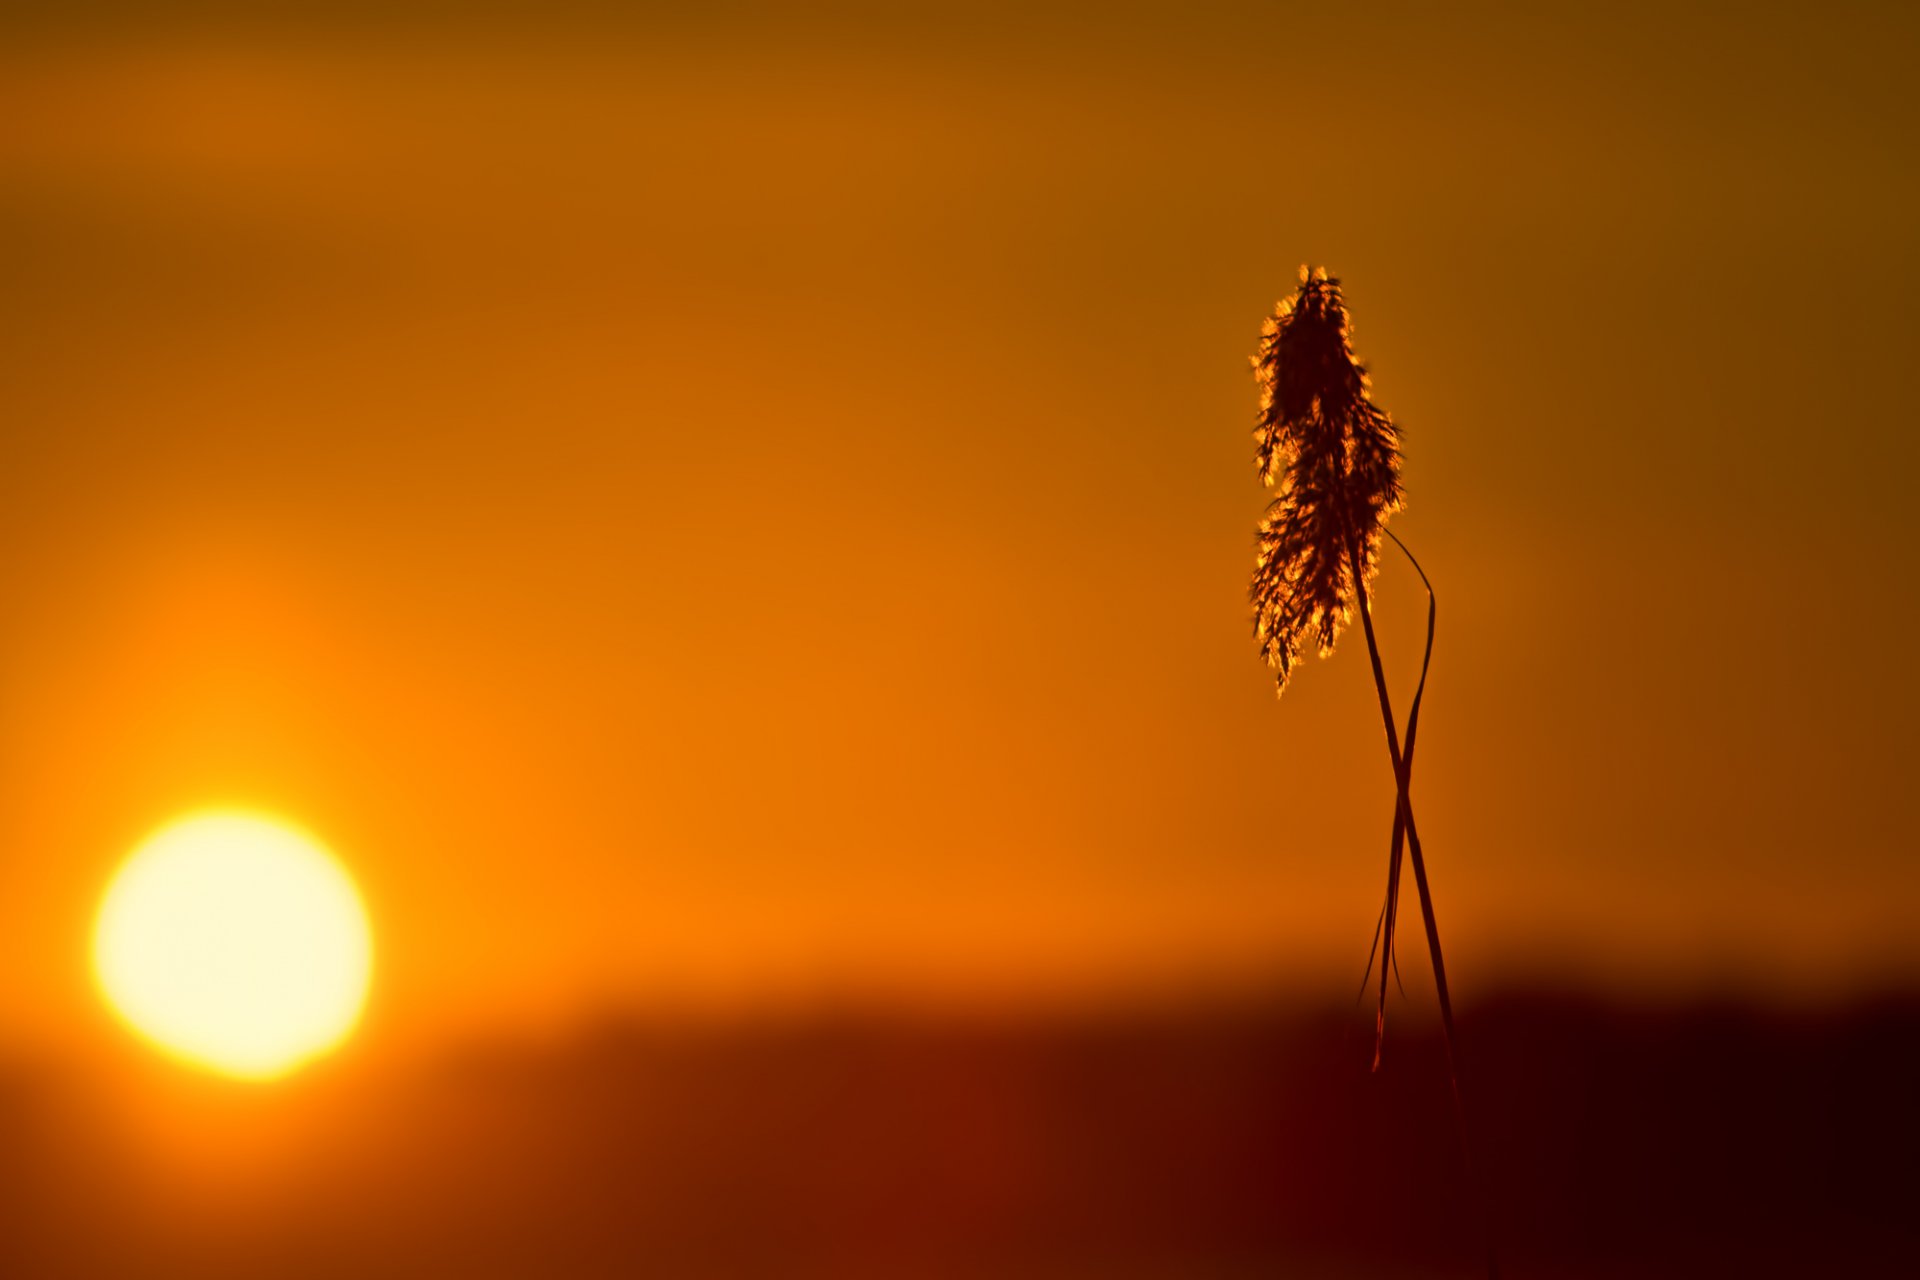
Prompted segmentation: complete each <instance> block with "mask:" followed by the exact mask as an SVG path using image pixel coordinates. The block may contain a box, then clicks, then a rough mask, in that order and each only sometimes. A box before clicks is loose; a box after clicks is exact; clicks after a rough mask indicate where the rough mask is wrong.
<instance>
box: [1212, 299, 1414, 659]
mask: <svg viewBox="0 0 1920 1280" xmlns="http://www.w3.org/2000/svg"><path fill="white" fill-rule="evenodd" d="M1351 329H1352V324H1351V322H1350V321H1349V319H1348V317H1347V308H1346V304H1345V301H1344V300H1343V299H1342V297H1341V295H1340V281H1339V280H1337V279H1335V278H1333V277H1331V276H1329V275H1328V274H1327V273H1326V271H1325V269H1319V270H1315V271H1309V270H1307V268H1305V267H1302V268H1301V269H1300V288H1299V290H1298V292H1296V293H1295V294H1294V296H1293V297H1292V298H1290V299H1287V300H1285V301H1283V302H1281V303H1280V305H1279V306H1278V307H1277V308H1276V309H1275V311H1274V315H1273V317H1272V318H1271V319H1269V320H1268V321H1267V322H1266V324H1265V325H1264V326H1263V328H1262V330H1261V335H1260V349H1259V352H1258V354H1256V355H1255V356H1254V358H1253V371H1254V377H1255V379H1256V380H1257V381H1258V382H1259V384H1260V412H1259V417H1258V420H1257V423H1256V425H1255V427H1254V433H1253V436H1254V442H1255V455H1254V460H1255V463H1256V465H1257V467H1258V469H1259V472H1260V478H1261V479H1262V480H1263V481H1264V482H1265V483H1267V484H1268V485H1273V484H1275V483H1278V484H1279V486H1280V495H1279V496H1278V497H1277V498H1275V499H1274V500H1273V502H1272V503H1271V504H1270V505H1269V506H1268V507H1267V511H1266V515H1265V516H1264V517H1263V518H1262V519H1261V521H1260V532H1259V542H1258V552H1257V555H1256V559H1255V561H1254V570H1253V583H1252V586H1251V587H1250V588H1249V591H1248V597H1249V599H1250V600H1251V602H1252V604H1253V628H1254V637H1255V639H1256V640H1258V641H1259V644H1260V654H1261V657H1263V658H1264V659H1265V660H1266V662H1267V665H1268V666H1270V667H1272V668H1273V671H1274V679H1275V683H1276V686H1277V688H1278V690H1279V691H1281V692H1284V691H1285V690H1286V687H1287V677H1288V676H1289V675H1290V674H1291V672H1292V670H1293V664H1294V661H1295V659H1297V658H1298V657H1299V654H1300V651H1301V649H1302V648H1303V647H1304V646H1305V644H1306V643H1307V640H1308V638H1309V637H1311V638H1312V640H1313V641H1314V642H1315V644H1316V645H1317V646H1318V648H1319V650H1320V652H1321V653H1322V654H1325V653H1328V652H1331V651H1332V649H1333V645H1334V641H1335V640H1336V639H1338V638H1339V635H1340V629H1341V628H1342V627H1343V626H1344V625H1345V624H1346V622H1347V620H1348V619H1349V618H1350V617H1351V614H1352V609H1353V601H1354V595H1355V586H1356V584H1355V582H1354V576H1353V563H1354V561H1355V559H1358V561H1359V563H1360V564H1361V565H1362V566H1363V572H1364V573H1365V574H1366V575H1367V576H1368V577H1369V578H1371V577H1372V574H1373V567H1374V563H1375V559H1376V556H1377V554H1378V549H1379V545H1380V534H1381V531H1382V530H1383V529H1384V528H1385V526H1386V521H1387V517H1388V516H1390V515H1392V514H1393V513H1394V512H1395V511H1397V510H1399V508H1400V432H1399V430H1398V428H1396V427H1395V426H1394V425H1393V419H1392V418H1390V417H1389V416H1388V415H1387V413H1386V411H1385V410H1383V409H1381V408H1380V407H1379V406H1378V405H1376V404H1374V403H1373V401H1372V399H1371V398H1370V396H1369V395H1368V383H1367V371H1366V366H1365V365H1362V364H1361V363H1360V362H1359V361H1358V360H1357V359H1355V358H1354V354H1353V347H1352V345H1351V344H1350V343H1349V341H1348V338H1349V334H1350V332H1351ZM1356 553H1357V554H1356Z"/></svg>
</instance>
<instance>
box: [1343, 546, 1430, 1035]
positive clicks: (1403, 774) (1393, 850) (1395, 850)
mask: <svg viewBox="0 0 1920 1280" xmlns="http://www.w3.org/2000/svg"><path fill="white" fill-rule="evenodd" d="M1380 532H1382V533H1384V534H1386V535H1387V536H1388V537H1389V538H1392V539H1393V545H1394V546H1396V547H1398V548H1400V554H1401V555H1403V556H1405V557H1406V558H1407V563H1408V564H1411V565H1412V566H1413V571H1414V572H1415V573H1417V574H1419V575H1420V583H1421V585H1422V586H1424V587H1425V588H1426V589H1427V643H1426V648H1425V649H1424V650H1423V651H1422V653H1421V655H1420V683H1419V684H1417V685H1415V686H1414V690H1413V705H1412V707H1411V708H1409V710H1408V711H1407V737H1406V741H1405V742H1404V743H1403V744H1402V746H1401V753H1400V769H1399V773H1398V775H1397V776H1396V783H1397V786H1396V792H1404V793H1406V794H1408V795H1411V794H1412V790H1413V750H1414V745H1415V742H1416V741H1417V739H1418V738H1419V735H1420V702H1421V700H1422V699H1423V698H1425V697H1426V695H1427V672H1428V671H1430V670H1431V669H1432V667H1433V632H1434V623H1435V620H1436V617H1437V614H1438V611H1439V599H1438V597H1437V596H1436V595H1435V594H1434V590H1433V582H1432V580H1431V579H1429V578H1428V577H1427V571H1426V570H1425V569H1423V568H1421V567H1420V561H1419V560H1418V559H1417V558H1415V556H1414V554H1413V552H1411V551H1409V550H1408V549H1407V544H1406V543H1404V542H1402V541H1400V535H1398V534H1396V533H1395V532H1394V531H1393V530H1391V529H1387V528H1382V529H1381V530H1380ZM1407 812H1408V813H1409V814H1410V813H1411V812H1412V808H1411V803H1409V807H1408V809H1407ZM1405 830H1406V818H1405V817H1403V816H1402V813H1401V809H1400V805H1399V802H1398V800H1397V799H1396V801H1395V803H1394V806H1393V838H1392V840H1391V841H1390V842H1389V844H1388V850H1389V853H1388V857H1387V896H1386V899H1385V901H1384V902H1383V903H1382V904H1381V906H1380V918H1379V920H1378V921H1376V922H1375V923H1374V926H1373V943H1372V945H1371V947H1370V948H1369V950H1368V951H1367V968H1366V972H1365V974H1364V975H1363V976H1362V977H1361V979H1360V994H1361V996H1362V997H1364V996H1365V995H1366V993H1367V980H1368V979H1369V978H1371V977H1372V976H1373V961H1374V957H1375V956H1376V955H1379V954H1380V942H1381V937H1382V935H1383V934H1384V935H1387V938H1388V941H1387V947H1386V953H1385V955H1384V956H1382V957H1381V960H1380V999H1379V1003H1378V1005H1377V1006H1376V1007H1375V1012H1374V1019H1373V1069H1374V1070H1375V1071H1378V1070H1379V1069H1380V1054H1381V1052H1382V1051H1383V1050H1384V1048H1385V1047H1386V1038H1387V971H1388V970H1389V969H1391V970H1392V971H1393V978H1394V981H1395V982H1396V983H1398V982H1399V981H1400V955H1399V953H1398V952H1397V951H1395V950H1394V949H1393V943H1392V938H1391V931H1392V929H1393V928H1394V926H1395V925H1396V924H1397V922H1398V921H1399V918H1400V856H1401V849H1402V847H1403V842H1404V839H1405V835H1404V833H1405ZM1400 994H1401V995H1402V996H1404V995H1406V988H1405V987H1404V986H1402V987H1401V988H1400Z"/></svg>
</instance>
